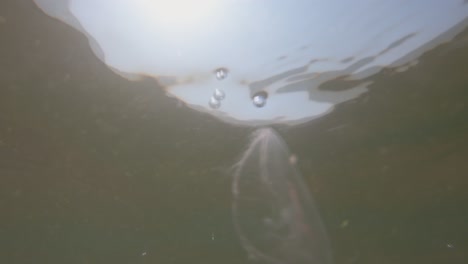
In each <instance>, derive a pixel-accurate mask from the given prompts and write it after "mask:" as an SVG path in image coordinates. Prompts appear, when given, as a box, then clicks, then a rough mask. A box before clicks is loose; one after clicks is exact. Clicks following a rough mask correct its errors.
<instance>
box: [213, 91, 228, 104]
mask: <svg viewBox="0 0 468 264" xmlns="http://www.w3.org/2000/svg"><path fill="white" fill-rule="evenodd" d="M213 97H214V98H215V99H216V100H220V101H221V100H223V99H224V98H225V97H226V94H225V93H224V91H223V90H220V89H215V90H214V92H213Z"/></svg>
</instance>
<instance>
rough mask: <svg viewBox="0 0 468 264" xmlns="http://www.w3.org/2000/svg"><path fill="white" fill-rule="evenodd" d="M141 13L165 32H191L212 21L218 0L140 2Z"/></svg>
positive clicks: (142, 0)
mask: <svg viewBox="0 0 468 264" xmlns="http://www.w3.org/2000/svg"><path fill="white" fill-rule="evenodd" d="M140 3H141V8H142V12H144V13H145V15H144V16H145V17H147V18H148V19H149V20H150V21H151V22H152V23H155V25H157V26H158V27H161V28H163V29H165V30H177V31H178V30H191V29H195V28H199V27H200V26H203V25H206V24H207V23H209V22H210V21H213V18H214V16H215V14H216V13H217V12H218V11H219V6H220V3H222V1H219V0H196V1H195V0H169V1H168V0H140Z"/></svg>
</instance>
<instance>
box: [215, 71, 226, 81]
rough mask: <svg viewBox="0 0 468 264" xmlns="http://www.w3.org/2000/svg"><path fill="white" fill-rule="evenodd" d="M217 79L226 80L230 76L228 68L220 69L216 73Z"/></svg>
mask: <svg viewBox="0 0 468 264" xmlns="http://www.w3.org/2000/svg"><path fill="white" fill-rule="evenodd" d="M215 75H216V79H218V80H220V81H221V80H224V79H226V78H227V76H228V70H227V69H226V68H219V69H217V70H216V71H215Z"/></svg>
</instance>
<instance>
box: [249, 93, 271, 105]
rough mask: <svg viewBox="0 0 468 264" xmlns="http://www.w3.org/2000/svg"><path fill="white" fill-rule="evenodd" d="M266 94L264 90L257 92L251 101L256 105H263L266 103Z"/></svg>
mask: <svg viewBox="0 0 468 264" xmlns="http://www.w3.org/2000/svg"><path fill="white" fill-rule="evenodd" d="M267 98H268V94H267V93H266V92H265V91H261V92H258V93H256V94H254V96H253V97H252V102H253V104H254V105H255V106H256V107H263V106H265V104H266V101H267Z"/></svg>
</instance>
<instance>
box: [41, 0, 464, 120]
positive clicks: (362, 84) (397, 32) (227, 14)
mask: <svg viewBox="0 0 468 264" xmlns="http://www.w3.org/2000/svg"><path fill="white" fill-rule="evenodd" d="M35 2H36V3H37V5H38V6H39V7H40V8H41V9H42V10H43V11H44V12H45V13H47V14H49V15H50V16H53V17H55V18H57V19H59V20H61V21H63V22H65V23H68V24H69V25H71V26H73V27H74V28H76V29H77V30H79V31H81V32H82V33H84V34H85V35H86V36H87V37H88V39H89V42H90V46H91V47H92V49H93V51H94V52H95V54H96V55H97V56H98V57H99V58H100V59H101V60H102V61H104V62H105V63H106V64H107V65H108V66H109V67H110V68H112V69H113V70H114V71H116V72H117V73H119V74H121V75H122V76H124V77H126V78H129V79H136V78H138V76H152V77H154V78H155V79H157V80H159V82H160V83H161V85H162V86H164V87H165V89H166V90H167V94H168V95H170V96H174V97H177V98H179V99H180V100H182V101H184V102H185V103H186V104H187V105H188V106H190V107H191V108H193V109H195V110H199V111H203V112H207V113H209V114H211V115H213V116H216V117H218V118H220V119H221V120H223V121H226V122H231V123H236V124H243V125H270V124H298V123H302V122H306V121H309V120H311V119H313V118H317V117H319V116H322V115H324V114H326V113H328V112H330V111H331V110H333V107H334V106H335V105H336V104H338V103H341V102H344V101H347V100H350V99H353V98H356V97H357V96H359V95H361V94H362V93H364V92H366V90H367V89H366V85H368V84H369V83H368V82H367V81H363V80H365V78H367V77H369V76H371V75H373V74H375V73H376V72H378V71H379V70H380V69H382V68H383V67H396V66H400V65H404V64H406V63H408V62H410V61H412V60H414V59H416V58H417V57H418V56H419V55H421V54H422V53H423V52H424V51H426V50H428V49H430V48H432V47H434V46H435V45H437V44H440V43H441V42H443V41H446V40H449V39H450V38H452V37H453V36H454V35H455V34H456V33H458V32H460V31H461V30H462V29H463V28H464V27H465V26H466V24H467V14H468V4H467V3H466V1H464V0H445V1H439V0H415V1H410V2H408V1H384V0H377V1H376V0H357V1H346V0H327V1H318V0H316V1H306V0H304V1H282V0H270V1H238V0H225V1H220V0H200V1H191V0H171V1H165V0H35ZM336 82H340V83H341V85H338V86H340V87H342V86H343V84H345V85H344V86H346V88H339V89H338V88H336V86H337V85H334V83H336ZM221 95H222V96H221Z"/></svg>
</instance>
